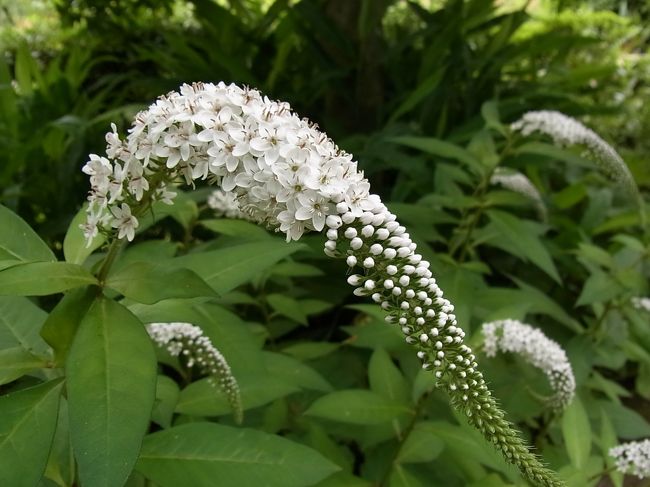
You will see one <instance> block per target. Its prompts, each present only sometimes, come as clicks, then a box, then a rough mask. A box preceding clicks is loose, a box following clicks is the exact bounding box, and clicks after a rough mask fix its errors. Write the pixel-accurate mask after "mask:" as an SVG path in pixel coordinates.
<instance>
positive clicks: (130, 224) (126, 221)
mask: <svg viewBox="0 0 650 487" xmlns="http://www.w3.org/2000/svg"><path fill="white" fill-rule="evenodd" d="M112 211H113V217H114V218H113V221H112V222H111V226H112V227H113V228H117V229H118V234H117V238H124V237H126V239H127V240H128V241H129V242H130V241H131V240H133V238H134V237H135V229H136V228H138V220H137V218H136V217H134V216H133V215H132V214H131V208H130V207H129V205H127V204H126V203H122V206H121V207H115V208H113V210H112Z"/></svg>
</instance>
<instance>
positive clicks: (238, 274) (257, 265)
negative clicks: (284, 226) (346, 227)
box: [172, 239, 304, 294]
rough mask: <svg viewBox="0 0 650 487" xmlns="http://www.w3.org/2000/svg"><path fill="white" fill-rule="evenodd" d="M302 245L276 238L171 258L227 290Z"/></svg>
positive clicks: (221, 289)
mask: <svg viewBox="0 0 650 487" xmlns="http://www.w3.org/2000/svg"><path fill="white" fill-rule="evenodd" d="M303 248H304V246H303V245H300V244H288V243H286V242H283V241H281V240H279V239H277V240H273V241H268V242H267V241H265V242H254V243H246V244H242V245H234V246H232V247H227V248H224V249H218V250H212V251H210V252H203V253H196V254H190V255H184V256H182V257H178V258H176V259H174V260H173V261H172V262H173V263H174V265H175V266H176V267H186V268H188V269H191V270H193V271H194V272H196V273H197V274H198V275H199V276H201V277H202V278H203V279H204V280H205V281H206V282H207V283H208V284H210V286H212V289H214V290H215V291H216V292H217V293H219V294H224V293H226V292H228V291H230V290H232V289H234V288H236V287H237V286H239V285H240V284H243V283H245V282H246V281H248V280H250V279H251V278H252V277H254V276H256V275H257V274H259V273H260V272H262V271H263V270H265V269H268V268H269V267H271V266H272V265H273V264H275V263H276V262H278V261H279V260H280V259H282V258H284V257H286V256H288V255H290V254H292V253H294V252H296V251H298V250H301V249H303Z"/></svg>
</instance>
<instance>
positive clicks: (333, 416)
mask: <svg viewBox="0 0 650 487" xmlns="http://www.w3.org/2000/svg"><path fill="white" fill-rule="evenodd" d="M405 412H409V408H408V407H406V406H404V405H402V404H400V403H397V402H395V401H391V400H390V399H386V398H384V397H383V396H380V395H379V394H377V393H374V392H372V391H368V390H365V389H350V390H345V391H336V392H332V393H330V394H327V395H326V396H323V397H321V398H319V399H317V400H316V401H315V402H314V403H313V404H312V405H311V407H310V408H309V409H308V410H307V411H306V412H305V414H306V415H309V416H316V417H319V418H324V419H329V420H332V421H338V422H341V423H351V424H359V425H372V424H381V423H385V422H387V421H391V420H392V419H394V418H396V417H397V416H399V415H400V414H403V413H405Z"/></svg>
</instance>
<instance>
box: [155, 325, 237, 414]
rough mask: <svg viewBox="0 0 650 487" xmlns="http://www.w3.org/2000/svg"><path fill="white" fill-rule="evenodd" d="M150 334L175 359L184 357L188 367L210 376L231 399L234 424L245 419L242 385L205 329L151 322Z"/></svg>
mask: <svg viewBox="0 0 650 487" xmlns="http://www.w3.org/2000/svg"><path fill="white" fill-rule="evenodd" d="M147 332H148V333H149V336H151V338H152V340H153V341H154V342H155V343H156V344H157V345H158V346H159V347H162V348H164V349H166V350H167V351H168V352H169V354H170V355H172V356H173V357H183V359H184V362H185V364H186V365H187V367H189V368H192V367H195V366H196V367H197V368H198V369H199V370H200V372H201V373H203V374H207V375H209V376H210V381H211V383H212V384H213V385H214V386H216V387H218V388H219V389H221V390H222V391H223V393H224V394H225V395H226V397H227V398H228V402H229V403H230V407H231V408H232V410H233V414H234V416H235V421H236V422H238V423H241V421H242V418H243V411H242V404H241V397H240V393H239V385H238V384H237V380H236V379H235V377H234V376H233V375H232V371H231V370H230V366H229V365H228V362H226V359H225V358H224V356H223V355H222V354H221V352H219V350H217V349H216V348H215V347H214V345H213V344H212V341H211V340H210V339H209V338H208V337H207V336H205V335H204V334H203V330H201V328H199V327H198V326H195V325H192V324H191V323H149V324H148V325H147Z"/></svg>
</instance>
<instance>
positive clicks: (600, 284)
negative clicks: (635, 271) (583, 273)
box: [576, 270, 624, 306]
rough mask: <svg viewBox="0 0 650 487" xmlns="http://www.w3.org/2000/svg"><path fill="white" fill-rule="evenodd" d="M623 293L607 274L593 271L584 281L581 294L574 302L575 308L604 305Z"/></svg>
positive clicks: (619, 286) (621, 288) (620, 287)
mask: <svg viewBox="0 0 650 487" xmlns="http://www.w3.org/2000/svg"><path fill="white" fill-rule="evenodd" d="M623 291H624V289H623V287H622V286H621V285H620V284H619V283H618V282H617V281H616V280H615V279H613V278H612V277H611V276H610V275H609V274H605V273H604V272H602V271H599V270H594V271H593V273H592V274H591V276H589V278H587V280H586V281H585V284H584V286H583V288H582V292H581V293H580V296H578V300H577V301H576V306H586V305H589V304H593V303H604V302H606V301H609V300H611V299H612V298H615V297H616V296H618V295H619V294H620V293H622V292H623Z"/></svg>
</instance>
